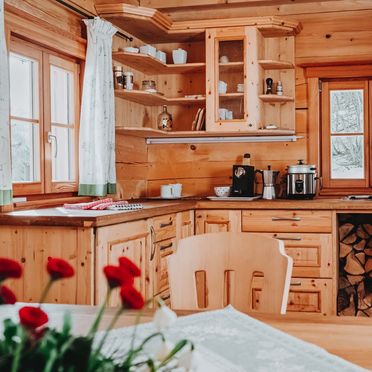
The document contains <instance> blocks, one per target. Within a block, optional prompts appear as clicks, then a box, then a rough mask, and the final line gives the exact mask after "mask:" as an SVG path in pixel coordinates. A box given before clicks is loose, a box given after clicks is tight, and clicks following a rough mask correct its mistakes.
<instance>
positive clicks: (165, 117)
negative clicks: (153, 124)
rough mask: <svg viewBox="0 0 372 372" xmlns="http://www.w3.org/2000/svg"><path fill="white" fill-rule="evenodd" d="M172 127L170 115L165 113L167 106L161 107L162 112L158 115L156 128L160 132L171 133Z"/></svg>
mask: <svg viewBox="0 0 372 372" xmlns="http://www.w3.org/2000/svg"><path fill="white" fill-rule="evenodd" d="M172 125H173V118H172V115H171V114H170V113H169V112H168V111H167V106H165V105H164V106H163V112H161V113H160V114H159V115H158V128H159V129H160V130H165V131H171V130H172Z"/></svg>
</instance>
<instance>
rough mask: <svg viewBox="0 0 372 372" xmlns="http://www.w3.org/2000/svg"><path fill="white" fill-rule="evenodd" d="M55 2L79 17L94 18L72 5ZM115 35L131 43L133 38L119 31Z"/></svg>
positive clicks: (58, 0) (61, 1)
mask: <svg viewBox="0 0 372 372" xmlns="http://www.w3.org/2000/svg"><path fill="white" fill-rule="evenodd" d="M56 1H57V3H60V4H62V5H63V6H65V7H66V8H69V9H71V10H72V11H74V12H75V13H78V14H80V15H81V16H83V17H86V18H88V19H92V18H94V16H92V15H90V14H88V13H85V12H83V11H82V10H81V9H78V8H76V7H74V6H73V5H71V4H69V3H66V2H65V1H63V0H56ZM115 35H117V36H119V37H121V38H122V39H125V40H129V41H133V38H132V37H131V36H128V35H126V34H123V33H122V32H120V31H117V32H116V33H115Z"/></svg>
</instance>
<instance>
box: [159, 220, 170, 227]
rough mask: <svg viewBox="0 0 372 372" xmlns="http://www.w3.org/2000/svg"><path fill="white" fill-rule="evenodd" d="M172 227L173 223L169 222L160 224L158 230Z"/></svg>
mask: <svg viewBox="0 0 372 372" xmlns="http://www.w3.org/2000/svg"><path fill="white" fill-rule="evenodd" d="M172 225H173V221H170V222H168V223H161V224H160V228H163V227H167V226H172Z"/></svg>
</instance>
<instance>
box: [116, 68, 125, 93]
mask: <svg viewBox="0 0 372 372" xmlns="http://www.w3.org/2000/svg"><path fill="white" fill-rule="evenodd" d="M123 88H124V79H123V67H122V66H114V89H123Z"/></svg>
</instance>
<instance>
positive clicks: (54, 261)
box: [47, 257, 75, 280]
mask: <svg viewBox="0 0 372 372" xmlns="http://www.w3.org/2000/svg"><path fill="white" fill-rule="evenodd" d="M47 271H48V273H49V275H50V276H51V278H52V280H57V279H63V278H71V277H72V276H74V274H75V271H74V268H73V267H72V266H71V265H70V264H69V263H68V262H67V261H66V260H63V259H62V258H52V257H48V263H47Z"/></svg>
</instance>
